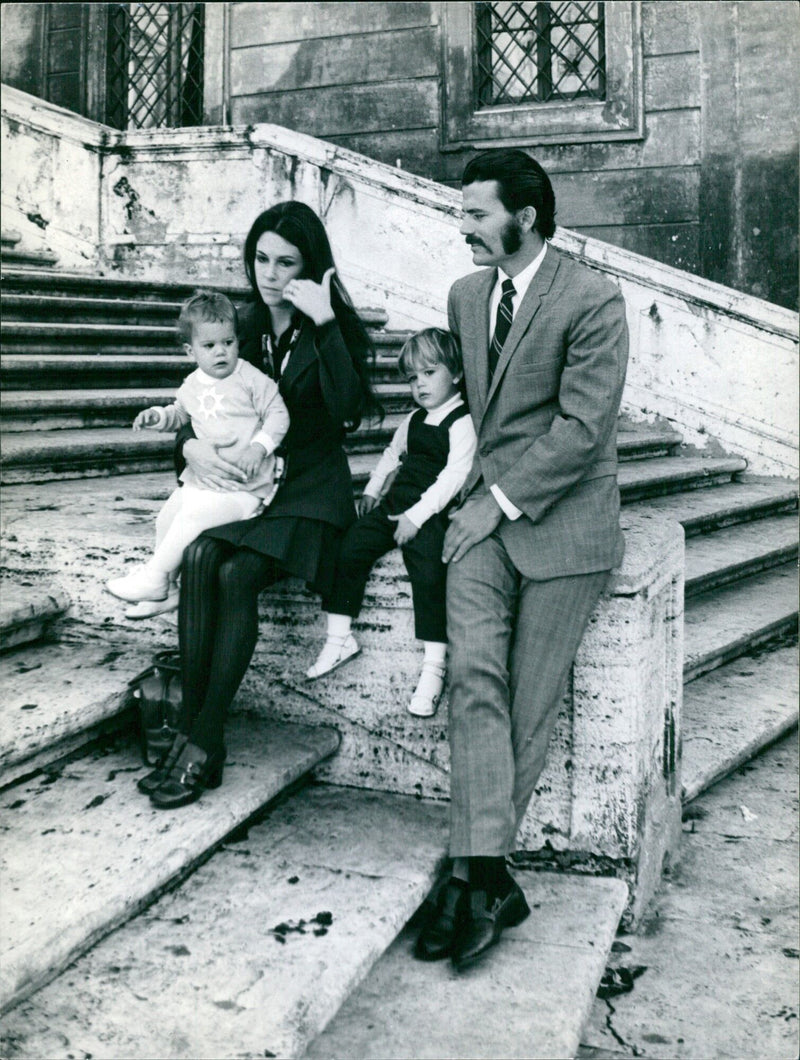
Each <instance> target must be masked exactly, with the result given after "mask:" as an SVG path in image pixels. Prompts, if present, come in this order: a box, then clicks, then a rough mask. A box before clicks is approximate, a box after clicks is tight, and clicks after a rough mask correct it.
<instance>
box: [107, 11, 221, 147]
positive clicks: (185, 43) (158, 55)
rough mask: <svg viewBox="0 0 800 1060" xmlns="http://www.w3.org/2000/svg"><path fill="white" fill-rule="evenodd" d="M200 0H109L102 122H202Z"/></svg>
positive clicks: (136, 125)
mask: <svg viewBox="0 0 800 1060" xmlns="http://www.w3.org/2000/svg"><path fill="white" fill-rule="evenodd" d="M204 9H205V4H200V3H188V4H184V3H177V4H175V3H172V4H147V3H131V4H108V43H107V52H106V56H107V77H106V121H107V123H108V124H109V125H113V126H115V127H116V128H118V129H152V128H157V127H159V126H183V125H200V124H202V121H203V32H204V13H205V12H204Z"/></svg>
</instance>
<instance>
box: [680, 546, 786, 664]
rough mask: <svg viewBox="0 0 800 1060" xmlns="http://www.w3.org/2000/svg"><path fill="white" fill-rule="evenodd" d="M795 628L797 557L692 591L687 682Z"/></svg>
mask: <svg viewBox="0 0 800 1060" xmlns="http://www.w3.org/2000/svg"><path fill="white" fill-rule="evenodd" d="M796 629H797V566H796V564H795V563H784V564H783V565H782V566H780V567H773V568H772V569H771V570H767V571H763V572H761V573H759V574H751V575H750V576H749V577H747V578H744V579H743V580H741V581H738V582H734V583H733V584H731V585H725V586H722V588H719V589H713V590H711V591H709V592H706V593H701V594H700V595H699V596H694V597H690V599H689V600H687V602H686V610H685V613H684V638H685V643H684V666H683V676H684V682H688V681H693V680H694V679H695V678H697V677H700V676H702V675H703V674H704V673H708V672H709V671H710V670H714V669H716V668H717V667H718V666H723V665H724V664H725V663H726V662H730V661H731V660H732V659H735V658H738V656H740V655H744V654H746V653H747V652H750V651H753V650H754V649H756V648H758V647H759V646H760V645H762V644H767V643H769V642H770V641H774V640H776V639H777V638H779V637H781V636H783V635H785V634H791V633H793V632H794V631H795V630H796Z"/></svg>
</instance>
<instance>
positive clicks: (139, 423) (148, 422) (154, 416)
mask: <svg viewBox="0 0 800 1060" xmlns="http://www.w3.org/2000/svg"><path fill="white" fill-rule="evenodd" d="M160 425H161V409H160V408H158V406H157V405H154V406H153V407H152V408H149V409H144V410H143V411H142V412H140V413H139V415H138V416H137V417H136V419H135V420H134V421H133V429H134V430H135V431H141V430H143V429H144V428H145V427H159V426H160Z"/></svg>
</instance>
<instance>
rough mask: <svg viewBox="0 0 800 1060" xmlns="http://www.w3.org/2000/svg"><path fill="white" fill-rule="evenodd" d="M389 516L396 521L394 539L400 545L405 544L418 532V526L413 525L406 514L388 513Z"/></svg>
mask: <svg viewBox="0 0 800 1060" xmlns="http://www.w3.org/2000/svg"><path fill="white" fill-rule="evenodd" d="M389 518H390V519H391V521H392V522H393V523H397V529H396V530H395V532H394V539H395V541H396V542H397V544H398V545H400V546H401V547H402V546H403V545H407V544H408V542H409V541H413V540H414V538H415V537H416V536H417V534H418V533H419V527H418V526H414V524H413V523H412V522H411V520H410V519H409V518H408V516H407V515H390V516H389Z"/></svg>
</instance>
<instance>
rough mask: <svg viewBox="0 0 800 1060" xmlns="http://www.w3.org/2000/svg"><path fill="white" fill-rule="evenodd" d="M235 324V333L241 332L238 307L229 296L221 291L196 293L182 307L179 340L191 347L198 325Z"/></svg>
mask: <svg viewBox="0 0 800 1060" xmlns="http://www.w3.org/2000/svg"><path fill="white" fill-rule="evenodd" d="M217 321H219V322H220V323H223V324H233V330H234V333H235V332H238V330H239V317H238V315H237V313H236V306H235V305H234V304H233V302H232V301H231V300H230V298H228V296H227V295H224V294H221V293H220V292H219V291H195V292H194V294H193V295H192V297H191V298H188V299H187V300H186V301H185V302H184V303H183V305H182V306H181V312H180V316H179V317H178V325H177V327H178V338H179V339H180V341H181V342H182V343H188V344H189V345H191V342H192V337H193V334H194V328H195V325H196V324H213V323H216V322H217Z"/></svg>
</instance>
